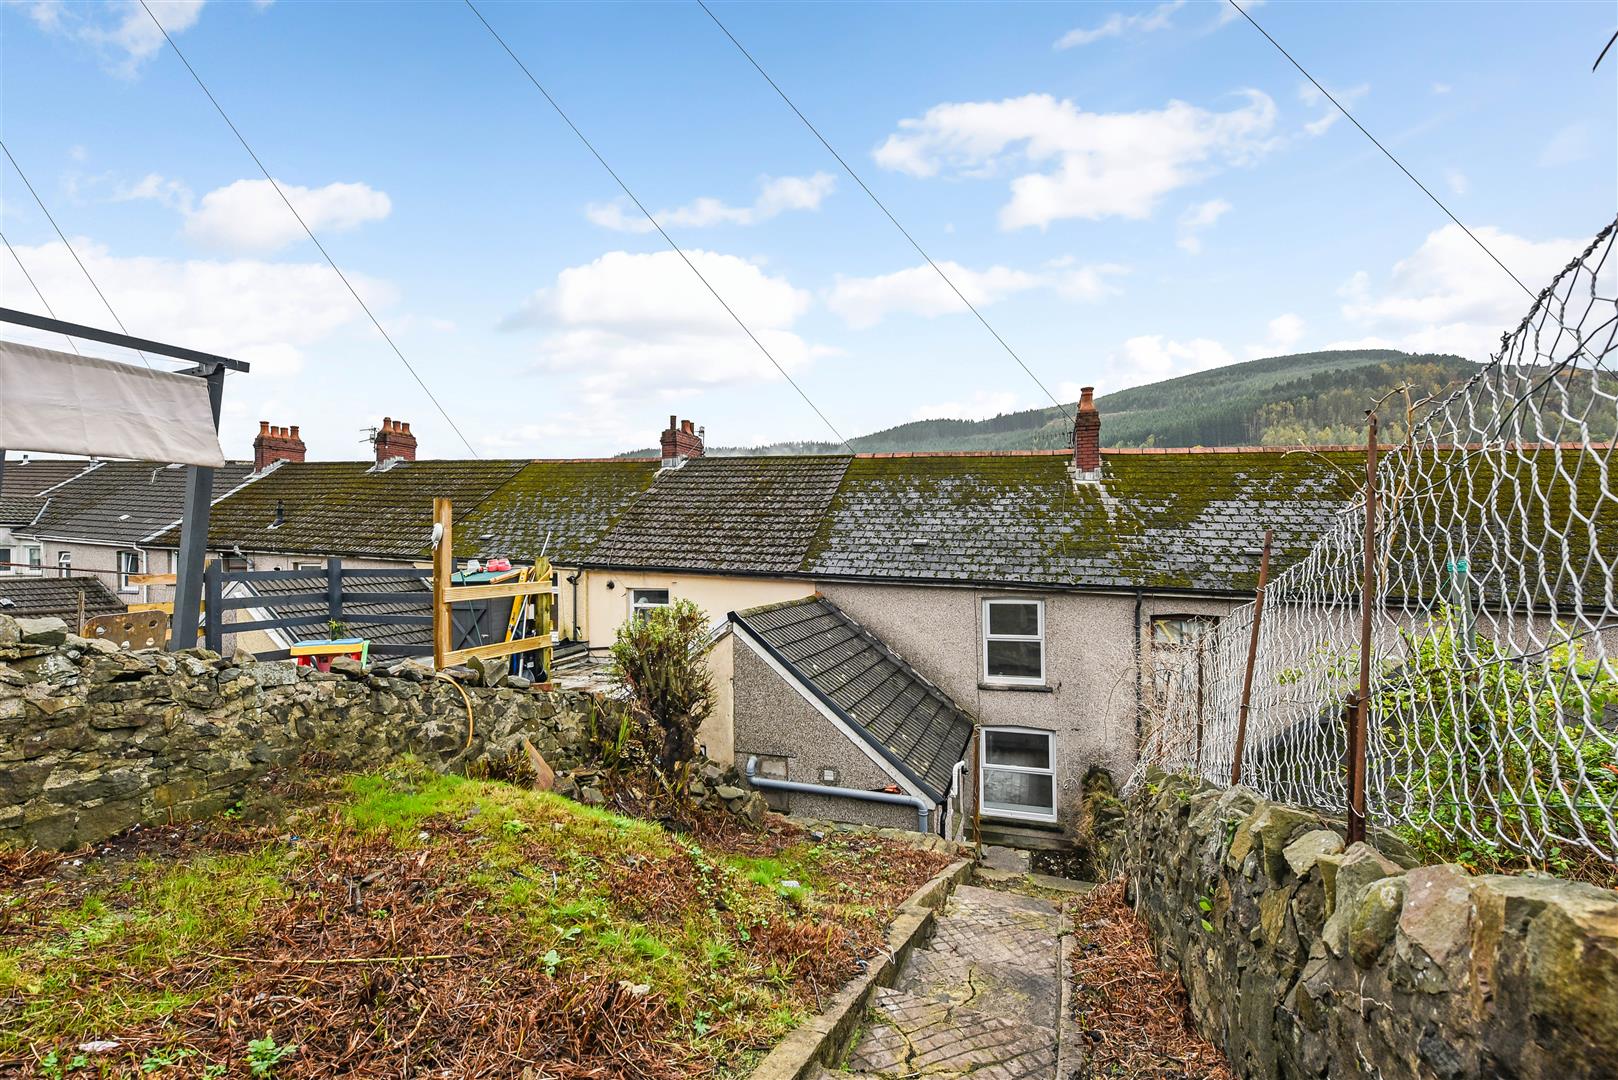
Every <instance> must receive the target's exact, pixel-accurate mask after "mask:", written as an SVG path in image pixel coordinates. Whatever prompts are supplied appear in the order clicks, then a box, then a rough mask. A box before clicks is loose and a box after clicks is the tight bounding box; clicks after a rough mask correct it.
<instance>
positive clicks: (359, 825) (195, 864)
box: [0, 768, 946, 1080]
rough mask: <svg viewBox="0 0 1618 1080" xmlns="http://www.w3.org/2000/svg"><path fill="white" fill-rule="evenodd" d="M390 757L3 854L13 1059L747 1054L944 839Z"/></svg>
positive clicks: (369, 1073)
mask: <svg viewBox="0 0 1618 1080" xmlns="http://www.w3.org/2000/svg"><path fill="white" fill-rule="evenodd" d="M700 831H701V833H702V835H700V836H699V835H697V832H696V831H694V832H693V833H690V834H685V835H676V834H670V833H668V832H667V831H665V830H663V829H662V828H660V827H658V826H656V825H652V824H649V823H646V822H642V821H636V820H632V819H628V818H624V817H620V816H617V815H613V814H610V813H606V812H602V811H598V810H592V809H590V808H587V807H583V806H579V805H576V804H573V803H569V802H567V801H566V800H563V799H560V798H557V797H555V796H551V795H546V794H540V793H535V792H531V791H527V790H523V789H520V788H517V787H513V786H511V785H508V784H503V783H498V782H488V781H469V780H464V779H461V778H457V777H440V776H433V775H431V774H428V773H425V772H424V771H422V770H418V769H412V768H401V769H394V770H390V771H389V772H386V773H382V774H373V775H367V776H361V777H355V778H351V779H350V780H348V781H347V782H346V784H343V785H342V786H340V787H338V788H337V789H336V790H334V791H333V792H331V793H330V795H329V797H327V798H325V799H316V800H312V801H311V802H310V803H309V804H308V805H306V806H304V807H303V808H302V809H301V810H299V811H297V812H296V813H294V814H293V815H292V816H291V817H290V818H289V819H288V820H287V821H286V822H285V823H283V824H281V825H277V826H273V827H254V826H248V825H245V824H242V823H241V822H239V821H230V820H223V821H219V822H217V823H214V824H211V825H210V826H207V827H202V828H198V827H195V826H181V827H174V828H170V829H147V830H142V831H141V832H142V833H143V834H144V835H143V836H142V837H141V838H140V839H139V841H138V842H133V843H130V844H129V845H128V847H127V848H126V847H122V846H120V845H118V844H113V845H107V846H106V848H105V849H104V850H100V851H98V852H92V853H78V854H77V855H75V856H74V857H73V858H70V859H62V858H60V857H57V856H45V855H39V854H38V853H34V854H27V853H24V854H17V853H11V854H7V855H6V856H5V859H4V860H3V861H0V874H3V875H4V877H3V878H0V881H3V882H4V884H0V927H3V928H4V930H5V934H4V937H3V939H0V1076H6V1075H22V1076H30V1075H33V1076H44V1077H52V1078H59V1077H72V1076H84V1077H89V1076H97V1075H120V1076H122V1075H155V1076H165V1077H167V1076H172V1077H209V1078H212V1077H226V1076H231V1077H235V1076H241V1077H248V1076H273V1077H280V1078H301V1077H317V1076H331V1075H339V1074H340V1075H343V1076H350V1077H360V1078H364V1077H401V1076H421V1077H427V1076H445V1077H447V1076H454V1077H475V1076H502V1077H507V1076H525V1075H527V1076H532V1077H536V1078H537V1077H556V1078H559V1080H575V1078H580V1080H582V1078H585V1077H603V1078H604V1077H629V1078H634V1080H664V1078H668V1080H673V1078H675V1077H704V1076H711V1075H715V1074H718V1075H732V1074H735V1073H737V1072H739V1071H741V1070H742V1069H743V1068H744V1067H745V1066H746V1064H747V1063H748V1062H749V1061H750V1060H751V1058H752V1056H753V1055H754V1054H755V1053H756V1052H758V1051H761V1050H764V1049H767V1048H768V1047H769V1046H770V1045H772V1044H773V1042H774V1041H775V1040H776V1039H777V1038H779V1037H780V1035H781V1034H783V1033H784V1032H785V1031H786V1030H789V1029H790V1028H791V1027H792V1026H793V1025H794V1024H796V1023H797V1022H798V1021H799V1020H800V1019H801V1018H802V1017H803V1016H804V1015H805V1014H807V1013H809V1012H813V1011H815V1010H816V1008H817V1005H818V1003H819V1001H820V999H821V998H822V996H823V995H826V994H828V993H830V992H831V991H833V990H835V989H836V988H837V986H839V985H840V984H841V983H842V982H843V981H845V980H846V979H847V978H848V977H849V976H851V975H852V974H854V973H855V972H856V971H857V970H859V969H860V967H861V966H862V965H863V964H864V963H865V962H866V961H867V960H868V959H869V958H870V957H872V956H874V955H876V954H877V952H878V950H879V949H880V948H881V947H882V926H883V924H884V923H885V922H886V919H887V915H888V912H889V911H890V910H891V908H892V907H893V906H894V905H896V904H897V903H898V902H900V901H902V900H903V899H904V898H905V897H906V896H908V895H909V893H910V892H912V891H914V889H915V888H917V887H918V886H919V885H920V884H921V883H922V882H924V881H925V880H926V879H927V878H928V877H930V876H931V875H932V874H933V873H936V872H937V870H938V869H940V868H941V867H942V865H943V864H944V862H945V861H946V860H945V859H944V857H942V856H938V855H933V854H928V853H925V852H921V851H917V850H915V849H912V848H909V847H907V846H905V845H902V844H898V843H893V842H887V841H881V840H877V839H875V838H870V837H855V836H843V835H841V834H835V835H832V836H829V837H819V836H815V835H812V834H809V833H806V832H804V831H803V830H801V829H798V828H797V827H795V826H791V825H789V824H787V823H785V822H783V821H779V820H775V821H772V822H771V823H770V824H769V826H767V827H766V828H765V829H763V830H760V831H756V832H748V831H745V830H742V829H740V828H738V827H736V826H735V825H734V824H733V823H727V824H723V825H721V824H719V823H712V824H711V826H710V827H708V828H705V829H702V830H700Z"/></svg>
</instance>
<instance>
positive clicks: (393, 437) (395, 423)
mask: <svg viewBox="0 0 1618 1080" xmlns="http://www.w3.org/2000/svg"><path fill="white" fill-rule="evenodd" d="M372 445H374V446H375V447H376V461H377V464H378V465H380V464H381V463H382V462H384V461H388V460H390V459H392V458H399V459H400V460H402V461H415V460H416V437H415V436H414V435H412V434H410V425H409V424H407V423H405V422H404V421H403V420H394V419H393V418H392V417H388V416H384V417H383V418H382V426H381V427H380V428H378V429H377V433H376V438H375V439H373V440H372Z"/></svg>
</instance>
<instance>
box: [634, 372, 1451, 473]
mask: <svg viewBox="0 0 1618 1080" xmlns="http://www.w3.org/2000/svg"><path fill="white" fill-rule="evenodd" d="M1476 371H1477V365H1476V364H1473V363H1471V362H1470V361H1467V360H1463V359H1461V358H1460V357H1458V356H1449V355H1415V354H1411V353H1404V352H1398V351H1396V350H1393V349H1363V350H1347V351H1333V352H1310V353H1296V354H1293V355H1290V356H1271V357H1266V358H1265V359H1262V360H1249V361H1247V362H1246V363H1241V364H1231V365H1229V366H1228V367H1221V368H1214V369H1212V370H1210V371H1199V372H1196V373H1195V374H1192V375H1182V376H1180V377H1179V378H1175V379H1168V380H1165V381H1163V382H1157V383H1150V384H1148V385H1145V386H1136V387H1132V388H1130V389H1128V390H1120V391H1118V392H1117V393H1112V394H1107V395H1106V396H1104V397H1100V398H1097V399H1096V408H1098V409H1099V410H1100V411H1101V441H1102V443H1103V444H1104V445H1106V446H1230V445H1252V446H1289V445H1297V444H1299V443H1352V442H1358V441H1360V440H1361V439H1362V438H1364V430H1365V428H1364V415H1365V410H1366V408H1368V407H1369V406H1370V404H1371V403H1372V402H1373V401H1374V400H1376V399H1377V398H1379V397H1381V396H1383V395H1384V394H1386V393H1388V391H1390V390H1392V389H1393V388H1394V387H1396V386H1398V385H1400V384H1401V383H1408V384H1410V385H1411V387H1412V388H1413V391H1414V394H1415V396H1416V397H1418V398H1419V397H1425V396H1427V395H1430V394H1435V393H1438V392H1440V391H1442V390H1443V389H1444V388H1446V387H1448V386H1450V385H1452V384H1454V383H1455V382H1457V381H1459V380H1462V379H1466V378H1468V377H1470V376H1471V375H1472V374H1473V373H1474V372H1476ZM1068 408H1069V409H1070V410H1071V408H1072V406H1071V405H1069V406H1068ZM1069 417H1070V413H1064V412H1063V411H1062V410H1060V409H1057V408H1056V407H1054V406H1051V407H1048V408H1043V409H1027V410H1024V411H1022V412H1014V413H1003V414H1001V415H999V416H994V417H990V418H988V419H986V420H943V419H940V420H914V421H911V422H910V423H907V424H900V425H898V426H896V427H891V428H886V429H884V430H882V431H877V432H873V433H871V434H869V435H861V436H858V437H857V438H855V439H853V440H851V441H852V442H853V444H854V448H855V449H856V450H858V451H860V452H862V453H874V452H881V451H897V450H912V451H914V450H1031V449H1052V448H1058V447H1063V446H1068V445H1070V444H1071V442H1072V426H1071V425H1072V421H1071V419H1070V418H1069ZM1383 430H1384V431H1385V432H1386V433H1387V435H1388V436H1389V437H1396V436H1398V435H1400V434H1402V432H1403V426H1402V424H1400V423H1397V422H1395V423H1393V424H1392V426H1391V428H1390V426H1389V424H1388V423H1387V422H1386V421H1385V422H1384V427H1383ZM838 449H840V448H839V447H838V446H837V445H836V444H834V443H830V442H791V443H772V444H769V445H767V446H746V447H732V446H725V447H710V448H709V450H708V453H710V454H726V455H732V454H762V455H774V454H812V453H828V452H834V451H836V450H838ZM655 452H656V451H655V450H650V451H648V450H639V451H635V453H637V454H646V453H655Z"/></svg>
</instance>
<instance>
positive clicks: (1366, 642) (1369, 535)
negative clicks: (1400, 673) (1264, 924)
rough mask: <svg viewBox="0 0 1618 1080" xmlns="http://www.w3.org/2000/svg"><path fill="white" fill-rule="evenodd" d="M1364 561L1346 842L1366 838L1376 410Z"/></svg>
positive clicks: (1368, 457)
mask: <svg viewBox="0 0 1618 1080" xmlns="http://www.w3.org/2000/svg"><path fill="white" fill-rule="evenodd" d="M1366 421H1367V424H1366V428H1367V430H1366V436H1365V545H1364V546H1365V564H1364V569H1363V577H1362V579H1361V582H1360V685H1359V691H1358V692H1357V693H1356V694H1355V695H1354V727H1353V730H1352V736H1351V738H1350V739H1349V773H1348V842H1349V843H1350V844H1352V843H1355V842H1358V841H1362V840H1364V839H1365V745H1366V723H1367V714H1368V713H1369V712H1370V708H1371V619H1372V615H1371V611H1372V607H1371V605H1372V603H1373V601H1374V597H1375V594H1376V451H1377V444H1376V413H1375V412H1371V413H1370V414H1369V415H1368V416H1367V417H1366Z"/></svg>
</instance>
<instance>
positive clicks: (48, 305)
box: [0, 232, 84, 356]
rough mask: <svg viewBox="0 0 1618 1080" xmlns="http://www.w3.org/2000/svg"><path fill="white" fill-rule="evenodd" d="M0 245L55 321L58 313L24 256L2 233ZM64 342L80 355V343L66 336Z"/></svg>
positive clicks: (0, 233) (46, 312)
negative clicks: (4, 247)
mask: <svg viewBox="0 0 1618 1080" xmlns="http://www.w3.org/2000/svg"><path fill="white" fill-rule="evenodd" d="M0 243H4V244H5V245H6V250H7V251H9V252H11V257H12V259H14V260H15V261H16V263H17V269H18V270H21V271H22V276H23V277H24V278H26V279H27V280H28V284H29V286H30V287H32V288H33V290H34V295H35V296H37V297H39V302H40V303H41V304H43V305H44V306H45V314H47V315H49V316H50V317H51V318H53V319H54V318H56V312H55V310H54V309H53V308H52V307H51V302H50V301H49V300H47V299H45V294H44V293H42V292H40V291H39V283H38V282H36V281H35V280H34V275H32V274H30V273H29V272H28V267H26V266H24V265H23V263H22V256H21V255H18V254H17V249H16V248H14V247H12V246H11V241H10V240H8V239H6V234H5V233H3V232H0ZM62 340H64V341H66V342H67V344H68V347H69V348H70V349H72V350H73V351H74V352H76V353H79V345H78V342H76V341H74V340H73V339H72V338H71V337H69V336H68V335H66V334H63V335H62ZM79 355H80V356H83V355H84V354H83V353H79Z"/></svg>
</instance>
